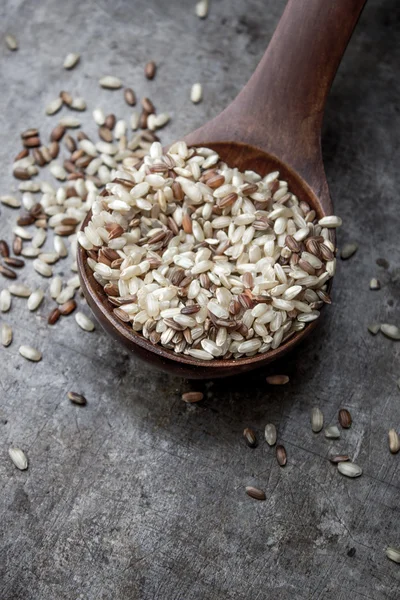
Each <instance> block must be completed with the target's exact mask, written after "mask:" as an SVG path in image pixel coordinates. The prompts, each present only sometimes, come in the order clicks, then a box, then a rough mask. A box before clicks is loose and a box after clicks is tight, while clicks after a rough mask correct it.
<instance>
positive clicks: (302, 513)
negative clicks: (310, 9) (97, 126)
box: [0, 0, 400, 600]
mask: <svg viewBox="0 0 400 600" xmlns="http://www.w3.org/2000/svg"><path fill="white" fill-rule="evenodd" d="M283 7H284V2H283V1H281V0H280V1H279V2H277V1H275V0H268V1H267V0H247V1H245V0H234V1H230V0H219V1H218V2H217V1H214V2H212V5H211V10H210V15H209V18H208V19H207V20H206V21H200V20H198V19H196V17H195V16H194V2H187V1H186V2H179V1H178V0H170V1H169V2H162V1H161V0H147V1H145V0H135V1H134V2H129V1H128V0H115V1H114V2H105V1H104V0H99V1H98V2H95V1H94V0H91V1H87V2H78V1H77V0H69V1H68V2H62V1H61V0H52V1H51V0H41V1H40V2H39V1H37V2H30V1H27V0H3V1H2V3H1V5H0V33H1V35H2V36H3V34H4V33H5V32H6V31H11V32H13V33H15V35H16V36H17V37H18V39H19V42H20V49H19V50H18V52H15V53H11V52H9V51H8V50H7V49H6V48H5V46H4V44H3V43H2V44H1V46H0V73H1V93H0V135H1V144H0V164H1V167H2V168H1V175H0V184H1V193H7V192H8V191H10V190H12V189H13V188H15V181H14V180H13V179H12V177H11V172H10V171H11V169H10V159H11V157H12V156H13V155H15V154H16V152H17V150H18V149H19V140H18V132H19V131H21V130H22V129H24V128H25V127H28V126H36V125H38V126H39V127H40V130H41V132H42V135H43V137H44V138H46V136H47V134H48V133H49V131H50V130H51V128H52V124H53V123H54V122H55V121H57V118H58V117H53V118H49V117H45V116H44V106H45V104H46V102H48V101H49V100H50V99H52V98H53V97H55V95H57V93H58V91H59V90H60V89H68V90H71V91H72V92H73V93H74V94H77V93H79V94H81V95H83V96H84V97H85V98H86V99H87V101H88V104H89V107H90V109H93V108H94V107H95V106H97V105H101V106H103V108H104V109H105V110H110V109H111V108H113V110H114V111H115V112H116V113H117V114H118V115H119V116H125V117H126V116H128V114H129V111H128V109H127V108H128V107H126V105H124V102H123V99H122V94H121V93H120V92H108V91H106V90H99V88H98V85H97V80H98V78H99V77H100V76H101V75H104V74H108V73H113V74H115V75H118V76H121V77H122V78H123V80H124V82H126V83H127V84H129V85H131V86H132V87H134V88H135V89H136V90H137V92H138V94H139V95H145V94H146V95H147V94H148V95H150V96H151V97H152V98H153V100H154V102H155V103H156V105H157V107H158V108H159V109H161V110H169V111H171V113H172V115H173V121H172V123H171V126H170V127H169V129H168V130H166V131H165V133H164V134H163V137H162V140H163V141H165V142H168V141H171V140H172V139H174V138H175V137H177V136H179V135H181V134H182V133H185V132H187V131H190V130H191V129H193V128H195V127H196V126H198V125H200V124H201V123H202V122H203V121H204V120H205V119H208V118H210V117H211V116H213V115H215V114H217V112H218V111H219V110H220V109H222V108H223V107H224V106H225V105H226V104H227V103H228V102H229V101H230V100H231V99H232V98H233V97H234V96H235V94H236V93H237V92H238V90H239V89H240V88H241V86H242V85H243V84H244V83H245V82H246V80H247V78H248V77H249V75H250V73H251V72H252V70H253V69H254V67H255V66H256V64H257V61H258V60H259V58H260V57H261V55H262V53H263V51H264V48H265V47H266V45H267V43H268V40H269V39H270V36H271V35H272V32H273V30H274V27H275V25H276V23H277V21H278V19H279V16H280V14H281V12H282V10H283ZM399 23H400V21H399V8H398V2H397V0H370V1H369V2H368V4H367V7H366V9H365V11H364V13H363V16H362V18H361V21H360V23H359V26H358V28H357V30H356V32H355V35H354V37H353V39H352V41H351V43H350V46H349V48H348V51H347V53H346V55H345V58H344V60H343V63H342V65H341V67H340V70H339V73H338V76H337V78H336V81H335V83H334V86H333V90H332V94H331V96H330V99H329V103H328V108H327V112H326V118H325V126H324V135H323V148H324V156H325V164H326V170H327V175H328V180H329V183H330V188H331V192H332V196H333V199H334V203H335V209H336V212H337V213H338V214H339V215H340V216H342V217H343V220H344V226H343V228H342V230H341V231H340V233H339V240H338V241H339V245H341V246H343V244H344V243H346V242H348V241H356V242H357V243H358V244H359V250H358V252H357V254H356V255H355V256H354V257H353V258H352V259H350V260H349V261H347V262H346V263H344V262H340V261H339V268H338V274H337V278H336V281H335V285H334V292H333V298H334V303H333V305H332V307H331V309H329V311H326V316H325V318H324V319H323V322H322V324H321V326H320V327H319V329H318V330H317V331H316V333H315V334H314V335H313V336H312V337H311V338H310V339H308V340H307V342H306V343H304V344H303V345H302V346H301V347H300V348H298V349H297V350H296V351H295V352H293V353H292V354H291V355H290V356H288V357H287V359H285V360H284V361H282V362H281V363H277V364H274V365H271V367H270V369H268V371H266V370H265V371H263V372H257V373H254V374H251V375H249V376H246V377H242V378H239V379H230V380H227V381H207V382H200V383H191V382H189V381H182V380H179V379H174V378H171V377H168V376H167V375H164V374H161V373H158V372H152V371H151V369H150V368H149V367H148V366H146V365H143V364H139V363H137V362H136V361H135V360H134V359H132V358H131V357H129V356H127V354H126V352H125V351H124V350H123V349H121V348H120V347H119V346H118V345H117V344H115V343H114V342H112V341H111V340H110V339H109V338H108V337H107V336H106V335H105V333H103V332H102V331H101V330H100V328H99V327H97V328H96V331H95V332H94V333H93V334H88V333H83V332H81V331H80V330H78V328H77V326H76V324H75V321H74V319H73V318H70V319H64V320H63V321H62V322H60V323H58V324H57V325H56V326H55V327H54V328H53V329H51V330H50V329H49V327H48V326H47V323H46V316H47V313H48V310H49V306H50V303H49V301H48V300H47V301H46V303H45V304H43V305H42V307H41V308H40V309H39V310H38V312H37V313H36V314H28V311H27V309H26V306H25V301H23V300H19V299H15V300H14V301H13V309H12V312H11V313H9V314H8V315H1V319H2V320H3V319H4V320H6V321H7V322H10V323H12V325H13V327H14V330H15V339H14V342H13V344H12V345H11V346H10V347H9V348H7V349H4V348H2V347H1V348H0V397H1V400H0V481H1V491H0V535H1V543H0V598H1V599H2V600H78V599H82V600H103V599H104V600H111V599H112V600H150V599H151V600H152V599H157V600H222V599H224V600H225V599H232V600H249V599H250V598H251V599H252V600H264V599H266V600H269V599H275V598H277V599H279V600H288V599H289V598H290V599H293V598H295V599H296V600H306V599H309V600H311V599H312V600H319V599H324V600H331V599H334V600H347V599H349V598H351V599H352V600H366V599H368V600H398V599H399V598H400V566H399V565H397V564H395V563H392V562H389V561H388V559H387V558H386V557H385V552H384V550H385V547H386V546H387V545H388V544H391V545H395V546H396V545H397V546H400V519H399V499H400V469H399V464H400V463H399V461H400V455H397V456H392V455H390V453H389V451H388V447H387V431H388V429H389V428H390V427H397V429H399V428H400V390H399V389H398V387H397V385H396V381H397V379H399V378H400V366H399V357H400V342H398V343H395V342H392V341H390V340H388V339H385V338H384V337H383V336H381V335H378V336H377V337H373V336H371V335H370V334H369V333H368V331H367V325H368V324H369V323H370V322H374V321H378V322H389V323H397V324H400V311H399V298H400V295H399V292H400V249H399V225H400V220H399V197H398V196H399V192H398V190H399V188H400V175H399V133H400V129H399V101H400V100H399V99H400V83H399V78H398V68H399V64H400V41H399V34H400V31H399V29H400V27H399ZM75 50H76V51H79V52H81V54H82V60H81V64H80V65H79V67H78V68H77V69H76V70H74V71H72V72H65V71H64V70H63V69H62V67H61V64H62V60H63V58H64V56H65V54H66V53H67V52H70V51H75ZM148 58H153V59H154V60H155V61H156V62H157V64H158V65H159V71H158V74H157V77H156V79H155V80H154V81H153V82H148V81H146V80H145V79H144V78H143V74H142V73H143V65H144V63H145V61H146V60H147V59H148ZM197 80H200V81H202V82H203V84H204V102H203V103H202V104H200V105H199V106H196V107H195V106H193V105H191V103H190V102H189V101H188V94H189V90H190V86H191V84H192V83H193V82H194V81H197ZM293 93H296V90H293ZM82 118H83V120H84V121H85V122H88V123H90V125H88V126H86V125H85V130H87V131H88V132H89V133H90V132H92V133H93V132H94V127H93V126H92V125H91V117H90V113H86V114H85V115H84V116H83V117H82ZM0 211H1V212H0V237H7V238H8V239H9V238H10V235H9V228H10V226H11V225H12V224H13V223H14V220H15V212H14V211H12V209H8V208H5V207H3V206H2V207H1V209H0ZM382 258H383V259H385V261H387V262H386V263H383V264H384V265H385V266H379V265H378V264H377V262H376V261H377V260H378V259H382ZM380 263H381V264H382V261H380ZM65 265H66V263H65V262H64V263H63V264H62V263H59V265H58V266H57V270H58V272H62V273H64V274H65V276H66V277H67V276H68V269H67V267H66V266H65ZM371 277H378V278H379V279H380V280H381V282H382V289H381V290H380V291H378V292H371V291H370V290H369V289H368V284H369V280H370V278H371ZM20 279H21V280H25V281H27V282H33V281H35V282H36V283H37V281H38V276H35V275H34V272H33V271H32V268H31V266H29V267H27V268H26V269H25V271H24V275H23V276H21V277H20ZM40 283H41V284H42V285H43V286H44V285H45V282H42V281H41V282H40ZM6 284H7V281H5V280H2V281H1V282H0V287H4V286H5V285H6ZM84 310H87V309H86V308H84ZM21 343H31V344H33V345H35V346H38V347H40V349H41V350H42V351H43V360H42V362H41V363H38V364H31V363H28V362H26V361H24V359H22V358H21V357H20V356H19V355H18V346H19V345H20V344H21ZM279 372H284V373H288V374H289V375H290V377H291V382H290V384H289V385H287V386H285V387H283V388H273V389H272V388H269V387H267V385H266V383H265V376H266V374H267V373H279ZM71 389H73V390H76V391H80V392H82V393H84V394H85V395H86V396H87V398H88V405H87V406H86V407H85V408H80V407H75V406H73V405H71V404H70V402H69V401H68V399H67V398H66V393H67V391H69V390H71ZM191 389H196V390H197V389H201V390H203V391H204V392H205V400H204V401H203V402H202V403H199V404H198V405H193V406H186V405H184V404H183V403H182V401H181V400H180V394H181V393H182V392H183V391H187V390H191ZM315 405H318V406H320V408H321V409H322V410H323V412H324V415H325V420H326V423H335V422H336V418H337V411H338V408H339V407H341V406H346V407H347V408H349V410H350V411H351V413H352V415H353V419H354V424H353V426H352V428H351V429H350V430H348V431H345V432H343V434H342V439H341V440H338V441H335V442H332V441H328V440H326V439H325V438H324V436H323V434H319V435H316V434H313V433H312V432H311V429H310V425H309V418H310V410H311V408H312V407H313V406H315ZM268 421H272V422H274V423H275V424H276V425H277V427H278V430H279V439H280V440H281V441H282V442H283V443H284V444H285V446H286V448H287V452H288V464H287V467H286V468H285V469H280V468H279V467H278V465H277V464H276V462H275V458H274V452H273V451H272V450H271V449H269V448H268V447H266V446H265V444H264V443H262V442H261V443H260V445H259V447H258V448H257V449H255V450H251V449H249V448H247V447H246V446H245V445H244V443H243V441H242V439H241V432H242V430H243V428H244V427H245V426H251V427H253V428H255V429H256V430H257V432H258V434H259V437H260V439H261V440H262V431H263V428H264V426H265V424H266V423H267V422H268ZM10 445H17V446H20V447H21V448H23V449H24V450H25V452H26V453H27V455H28V457H29V469H28V470H27V471H25V472H19V471H17V470H16V469H15V468H14V466H13V465H12V463H11V462H10V460H9V459H8V454H7V450H8V447H9V446H10ZM331 451H346V452H348V453H349V454H350V455H351V456H352V457H354V459H355V460H356V462H357V463H358V464H360V465H361V466H362V468H363V470H364V474H363V476H362V477H361V478H359V479H357V480H350V479H345V478H344V477H342V476H341V475H340V474H339V473H338V472H337V471H336V469H335V467H333V466H332V465H330V463H329V462H328V460H327V456H328V454H329V453H330V452H331ZM248 484H254V485H257V486H260V487H262V488H263V489H265V491H266V495H267V501H266V502H264V503H257V502H256V501H253V500H251V499H250V498H248V497H247V496H246V495H245V493H244V488H245V486H246V485H248Z"/></svg>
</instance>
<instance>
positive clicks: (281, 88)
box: [189, 0, 366, 208]
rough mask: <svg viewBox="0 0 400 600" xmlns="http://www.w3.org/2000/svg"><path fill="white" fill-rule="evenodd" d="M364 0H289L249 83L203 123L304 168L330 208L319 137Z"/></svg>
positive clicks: (207, 130) (210, 134)
mask: <svg viewBox="0 0 400 600" xmlns="http://www.w3.org/2000/svg"><path fill="white" fill-rule="evenodd" d="M365 3H366V0H289V1H288V3H287V6H286V9H285V11H284V13H283V15H282V17H281V20H280V21H279V24H278V26H277V29H276V31H275V33H274V35H273V37H272V39H271V42H270V44H269V46H268V49H267V51H266V52H265V54H264V56H263V58H262V59H261V61H260V63H259V65H258V67H257V69H256V70H255V72H254V74H253V75H252V77H251V79H250V80H249V82H248V83H247V85H246V86H245V87H244V88H243V90H242V91H241V92H240V93H239V95H238V96H237V97H236V99H235V100H234V101H233V102H232V104H231V105H230V106H228V107H227V109H225V111H224V112H223V113H221V115H219V116H218V117H216V119H214V120H213V121H211V123H209V124H207V125H206V126H205V127H204V128H201V129H200V130H199V132H200V131H201V134H202V136H203V138H204V140H209V141H214V140H217V139H218V140H221V139H226V140H228V139H229V140H233V141H245V142H247V143H250V144H252V145H254V146H257V147H259V148H261V149H262V150H265V151H267V152H271V153H273V154H275V155H276V156H277V157H279V158H280V159H282V160H283V161H284V162H286V163H287V164H289V165H290V166H291V167H293V168H294V169H295V170H296V171H297V172H298V173H299V174H300V175H302V177H303V178H304V179H305V180H306V181H307V182H308V183H309V185H310V186H311V188H312V189H313V190H314V192H315V193H316V194H317V196H318V197H319V198H320V200H321V202H322V204H325V207H326V208H328V207H329V206H330V198H329V192H328V187H327V183H326V177H325V173H324V169H323V164H322V154H321V141H320V137H321V125H322V118H323V112H324V108H325V103H326V99H327V95H328V93H329V90H330V87H331V84H332V81H333V79H334V77H335V74H336V71H337V68H338V66H339V63H340V60H341V58H342V56H343V53H344V51H345V49H346V46H347V44H348V41H349V39H350V37H351V34H352V32H353V29H354V27H355V25H356V23H357V21H358V18H359V16H360V14H361V11H362V9H363V7H364V4H365ZM199 132H195V133H194V134H193V135H194V136H195V137H198V135H196V134H197V133H199ZM189 140H190V137H189Z"/></svg>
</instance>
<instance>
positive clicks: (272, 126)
mask: <svg viewBox="0 0 400 600" xmlns="http://www.w3.org/2000/svg"><path fill="white" fill-rule="evenodd" d="M365 2H366V0H335V2H321V0H289V1H288V3H287V6H286V9H285V11H284V13H283V15H282V17H281V20H280V21H279V24H278V27H277V29H276V31H275V33H274V35H273V37H272V40H271V42H270V44H269V46H268V48H267V51H266V52H265V54H264V56H263V58H262V59H261V61H260V63H259V65H258V67H257V69H256V70H255V72H254V73H253V75H252V77H251V78H250V80H249V81H248V83H247V85H246V86H245V87H244V88H243V90H242V91H241V92H240V93H239V95H238V96H237V97H236V98H235V100H234V101H233V102H232V103H231V104H230V105H229V106H228V107H227V108H226V109H225V110H224V111H223V112H222V113H221V114H219V115H218V116H217V117H215V118H214V119H213V120H211V121H210V122H208V123H206V124H205V125H203V126H202V127H200V128H199V129H197V130H196V131H194V132H193V133H191V134H189V135H188V136H186V137H185V138H184V140H185V141H186V143H187V144H188V146H206V147H208V148H211V149H213V150H215V151H216V152H218V154H219V155H220V157H221V159H222V160H223V161H224V162H225V163H227V165H228V166H229V167H237V168H238V169H239V170H240V171H245V170H253V171H255V172H257V173H258V174H260V175H261V176H264V175H266V174H267V173H268V172H271V171H279V172H280V179H284V180H286V181H287V182H288V185H289V189H290V190H291V192H292V193H294V194H295V195H296V196H297V197H298V199H299V200H300V201H305V202H307V203H308V204H309V205H310V207H311V208H312V209H313V210H315V212H316V216H317V218H318V219H320V218H322V217H324V216H327V215H331V214H332V212H333V208H332V202H331V198H330V195H329V189H328V183H327V180H326V176H325V171H324V167H323V162H322V153H321V126H322V118H323V113H324V108H325V103H326V99H327V96H328V93H329V90H330V87H331V84H332V81H333V79H334V76H335V74H336V70H337V68H338V66H339V63H340V60H341V57H342V55H343V53H344V51H345V49H346V46H347V43H348V41H349V39H350V37H351V34H352V32H353V29H354V27H355V25H356V23H357V20H358V18H359V16H360V14H361V11H362V9H363V7H364V4H365ZM90 217H91V214H90V213H89V214H88V215H87V217H86V219H85V221H84V222H83V225H82V227H83V228H84V227H85V226H86V225H87V224H88V222H89V220H90ZM330 239H331V241H332V242H333V243H334V241H335V236H334V233H333V231H332V230H331V233H330ZM77 261H78V269H79V274H80V279H81V287H82V290H83V293H84V295H85V297H86V299H87V302H88V304H89V306H90V307H91V309H92V311H93V313H94V314H95V316H96V317H97V319H98V321H99V322H100V323H101V325H102V326H103V327H104V329H105V330H106V331H108V332H109V333H110V334H111V335H112V336H113V337H114V338H115V339H117V340H119V341H120V342H122V343H123V344H124V345H125V346H126V347H127V348H128V349H129V350H130V351H132V352H133V353H134V354H135V355H137V356H138V357H139V358H141V359H143V360H145V361H146V362H148V363H150V364H151V365H152V366H154V367H156V368H159V369H161V370H164V371H167V372H170V373H173V374H175V375H180V376H182V377H187V378H189V379H202V378H215V377H226V376H229V375H236V374H239V373H243V372H245V371H249V370H251V369H255V368H258V367H260V366H263V365H266V364H267V363H269V362H271V361H273V360H275V359H277V358H280V357H282V356H284V355H285V354H286V353H287V352H288V351H290V350H291V349H292V348H294V346H296V345H297V344H298V343H300V342H301V341H302V340H303V339H304V338H305V337H306V336H307V335H309V334H310V333H311V331H312V330H313V329H314V328H315V326H316V325H317V323H318V320H316V321H313V322H311V323H308V324H307V325H306V326H305V328H304V329H303V330H302V331H300V332H297V333H295V334H294V335H292V336H291V337H290V338H288V339H287V341H286V342H284V343H283V344H281V345H280V346H279V347H278V348H277V349H275V350H269V351H268V352H266V353H264V354H257V355H255V356H252V357H244V358H239V359H234V360H233V359H228V360H217V359H214V360H211V361H204V360H198V359H195V358H192V357H191V356H187V355H185V354H176V353H174V352H173V351H171V350H168V349H166V348H164V347H163V346H161V345H153V344H152V343H151V342H150V341H149V340H147V339H146V338H144V337H143V336H142V335H140V334H139V333H137V332H135V331H133V329H132V327H131V326H130V325H129V324H126V323H123V322H121V321H120V320H119V319H118V318H117V317H116V316H115V315H114V314H113V312H112V310H113V306H112V305H111V303H110V302H109V301H108V299H107V295H106V294H105V292H104V290H103V289H102V287H101V286H100V285H99V284H98V283H97V282H96V280H95V279H94V277H93V273H92V270H91V269H90V267H89V266H88V264H87V256H86V251H85V250H84V249H83V248H81V247H79V248H78V256H77ZM330 285H331V280H329V282H328V286H329V288H330Z"/></svg>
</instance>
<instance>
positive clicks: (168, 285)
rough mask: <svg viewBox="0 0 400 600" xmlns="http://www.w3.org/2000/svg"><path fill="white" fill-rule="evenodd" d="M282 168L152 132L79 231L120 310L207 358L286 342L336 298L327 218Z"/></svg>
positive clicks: (149, 332)
mask: <svg viewBox="0 0 400 600" xmlns="http://www.w3.org/2000/svg"><path fill="white" fill-rule="evenodd" d="M340 223H341V221H340V219H339V218H338V217H333V216H332V217H326V218H324V219H321V221H318V220H317V216H316V213H315V211H314V210H312V208H311V207H310V206H309V205H308V204H307V203H306V202H303V201H300V200H299V199H298V198H297V197H296V196H295V195H293V194H292V193H291V192H290V190H289V187H288V183H287V182H286V181H283V180H280V178H279V172H277V171H275V172H273V173H269V174H268V175H266V176H265V177H261V176H260V175H259V174H257V173H255V172H253V171H246V172H244V173H241V172H239V170H238V169H236V168H230V167H229V166H228V165H227V164H225V163H224V162H222V161H221V159H220V157H219V156H218V154H217V153H216V152H214V151H213V150H212V149H209V148H188V147H187V145H186V144H185V142H183V141H179V142H176V143H175V144H173V145H172V146H171V147H170V149H169V150H168V152H167V153H166V154H164V153H163V149H162V146H161V144H160V143H159V142H154V143H153V144H152V145H151V147H150V150H149V153H148V154H147V155H146V156H144V158H143V161H142V163H141V165H140V166H138V165H136V166H131V167H130V166H127V167H125V168H124V170H116V171H114V172H113V179H112V181H110V182H109V183H107V185H106V188H105V190H104V191H103V192H102V193H101V194H100V196H99V197H98V198H97V200H96V201H95V203H94V204H93V207H92V218H91V221H90V222H89V224H88V225H87V226H86V228H85V230H84V232H79V233H78V241H79V243H80V245H81V246H82V247H83V248H84V249H85V250H86V251H87V254H88V259H87V260H88V264H89V266H90V268H91V269H92V270H93V272H94V277H95V279H96V280H97V281H98V282H99V283H100V284H101V285H102V286H103V288H104V291H105V293H106V294H107V295H108V299H109V301H110V303H111V304H112V305H113V306H114V309H113V310H114V313H115V315H116V316H117V317H118V318H119V319H120V320H121V321H123V322H124V323H126V325H127V326H130V327H132V328H133V329H134V331H136V332H140V333H141V334H142V335H143V336H144V337H145V338H147V339H149V340H150V341H151V342H152V343H153V344H161V345H162V346H164V348H167V349H169V350H172V351H173V352H175V353H178V354H181V353H183V354H187V355H189V356H191V357H193V358H196V359H200V360H213V359H215V358H220V359H229V358H233V359H239V358H241V357H244V356H246V357H251V356H255V355H256V354H257V353H265V352H267V351H268V350H270V349H275V348H278V347H279V346H280V345H281V344H282V343H283V342H285V341H286V340H287V339H288V338H289V337H291V336H292V335H294V334H295V333H296V332H298V331H300V330H302V329H304V327H306V325H307V323H309V322H311V321H314V320H315V319H317V318H318V317H319V314H320V308H321V307H322V306H323V304H324V303H330V298H329V295H328V293H327V282H328V280H329V279H330V278H331V277H332V276H333V275H334V273H335V263H336V259H335V248H334V245H333V243H332V241H331V240H330V235H329V228H333V227H337V226H339V225H340Z"/></svg>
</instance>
